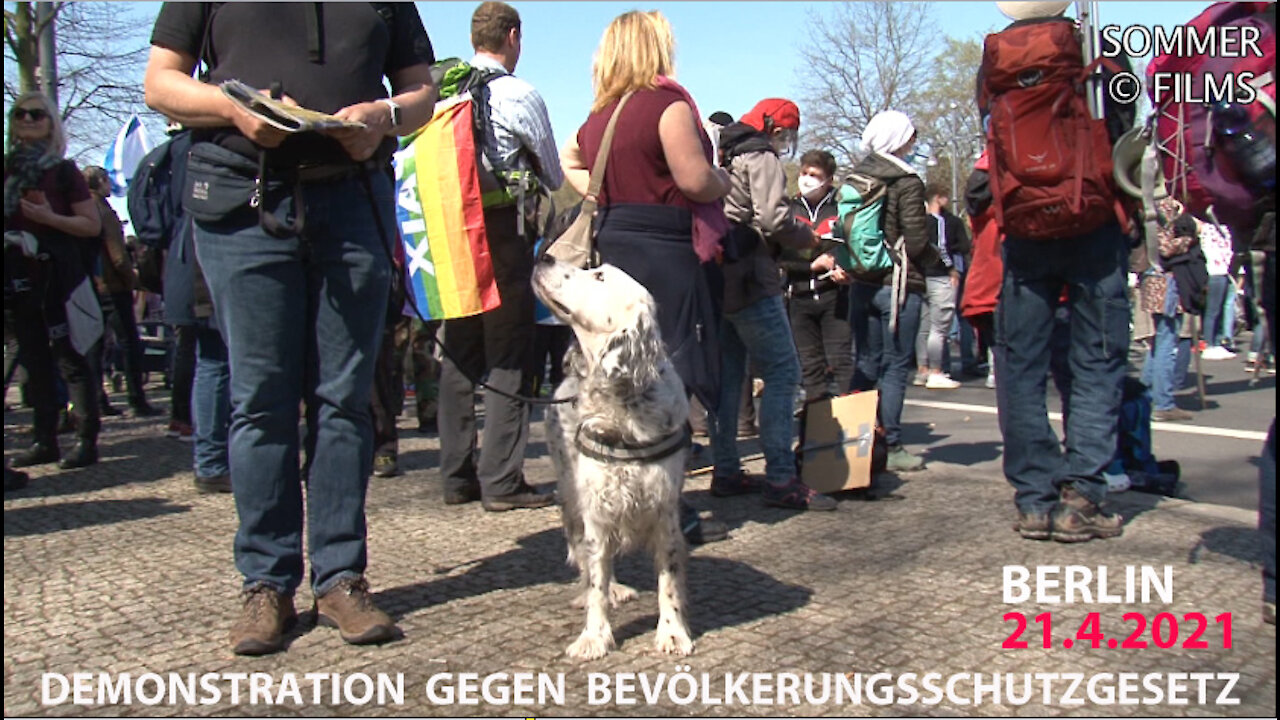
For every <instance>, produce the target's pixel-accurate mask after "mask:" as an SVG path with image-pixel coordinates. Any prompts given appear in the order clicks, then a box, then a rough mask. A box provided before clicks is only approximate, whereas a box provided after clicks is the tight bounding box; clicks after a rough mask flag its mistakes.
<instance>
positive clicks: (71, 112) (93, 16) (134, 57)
mask: <svg viewBox="0 0 1280 720" xmlns="http://www.w3.org/2000/svg"><path fill="white" fill-rule="evenodd" d="M34 5H35V3H30V2H20V3H14V5H13V7H12V8H5V12H4V33H5V48H4V54H5V73H4V98H5V104H6V105H10V104H12V103H13V101H14V99H15V98H16V97H17V96H18V95H19V94H21V93H23V92H26V91H27V90H31V89H35V88H37V87H38V84H37V82H36V66H37V65H38V62H39V61H38V57H37V48H38V38H39V34H40V31H41V30H42V29H43V28H42V27H41V26H40V25H39V23H38V22H37V21H36V13H35V8H34ZM54 7H55V12H54V14H53V18H54V20H53V22H54V27H55V30H56V35H57V58H58V101H59V104H60V105H61V108H60V110H61V113H62V121H63V125H64V127H65V128H66V132H67V145H68V148H69V149H70V150H71V152H72V154H73V155H79V156H85V157H91V158H93V159H94V160H95V161H96V160H97V158H99V157H100V156H101V152H102V151H103V149H105V148H106V146H107V145H109V144H110V143H111V142H112V141H113V140H114V139H115V136H116V132H117V131H118V130H119V129H120V127H121V126H122V125H123V124H124V123H125V121H127V120H128V119H129V116H130V115H132V114H134V113H138V114H140V115H142V114H144V113H147V108H146V105H145V104H144V102H143V92H142V75H143V71H144V70H145V68H146V61H147V53H148V51H149V47H148V42H147V35H146V33H147V31H148V30H149V29H150V23H147V22H139V20H140V17H139V13H138V11H137V10H136V8H133V7H131V6H129V5H126V4H123V3H120V4H117V3H96V2H59V3H54ZM151 121H152V122H151V123H149V124H153V125H154V124H156V122H157V119H156V117H154V116H153V117H151Z"/></svg>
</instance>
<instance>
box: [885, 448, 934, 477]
mask: <svg viewBox="0 0 1280 720" xmlns="http://www.w3.org/2000/svg"><path fill="white" fill-rule="evenodd" d="M885 469H886V470H888V471H890V472H915V471H917V470H923V469H924V458H922V457H920V456H919V455H912V454H911V453H909V452H907V449H906V448H904V447H902V446H901V445H895V446H894V447H891V448H889V460H888V464H887V465H886V466H885Z"/></svg>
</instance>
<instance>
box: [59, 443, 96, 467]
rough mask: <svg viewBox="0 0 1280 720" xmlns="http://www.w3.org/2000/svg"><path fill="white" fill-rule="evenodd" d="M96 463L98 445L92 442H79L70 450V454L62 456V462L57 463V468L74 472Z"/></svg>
mask: <svg viewBox="0 0 1280 720" xmlns="http://www.w3.org/2000/svg"><path fill="white" fill-rule="evenodd" d="M97 462H98V445H97V443H94V442H89V441H86V440H81V441H80V442H78V443H76V446H75V447H74V448H72V449H71V452H69V453H67V454H66V455H64V456H62V461H61V462H59V463H58V467H60V468H62V469H63V470H76V469H78V468H83V467H89V466H90V465H93V464H95V463H97Z"/></svg>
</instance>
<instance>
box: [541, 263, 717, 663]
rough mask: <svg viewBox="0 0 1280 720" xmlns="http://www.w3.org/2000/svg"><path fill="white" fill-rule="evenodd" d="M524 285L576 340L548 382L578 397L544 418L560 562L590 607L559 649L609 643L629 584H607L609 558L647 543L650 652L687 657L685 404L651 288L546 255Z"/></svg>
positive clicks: (581, 655)
mask: <svg viewBox="0 0 1280 720" xmlns="http://www.w3.org/2000/svg"><path fill="white" fill-rule="evenodd" d="M533 287H534V291H535V292H536V293H537V295H538V297H539V298H540V299H541V300H542V302H543V303H545V304H546V305H547V307H549V308H550V309H551V311H552V312H553V313H555V315H556V316H557V317H559V318H561V319H562V320H564V321H565V322H566V323H568V324H569V325H570V326H571V327H572V328H573V331H574V334H575V335H576V336H577V339H578V344H577V347H576V348H574V349H572V350H571V351H570V356H569V357H568V358H567V359H566V361H565V366H566V372H565V379H564V382H563V383H561V385H560V387H559V388H558V389H557V390H556V397H557V398H566V397H570V396H574V395H576V396H577V400H576V401H575V402H572V403H565V404H560V405H553V406H552V409H551V410H549V411H548V413H547V423H546V427H547V444H548V446H549V448H550V450H551V456H552V460H553V462H554V463H555V466H556V472H557V474H558V477H559V492H560V500H561V503H562V505H563V507H562V512H563V515H564V532H565V538H566V539H567V540H568V544H569V562H570V563H571V564H573V565H575V566H576V567H577V568H578V571H579V573H580V575H581V578H582V584H583V587H584V592H583V594H582V595H581V596H580V597H579V598H578V600H577V601H576V602H575V605H578V604H579V603H580V604H583V605H585V606H586V609H587V623H586V627H585V628H584V629H583V631H582V634H581V635H580V636H579V637H578V639H577V640H576V641H574V643H573V644H572V645H570V646H569V647H568V649H567V650H566V651H565V652H566V654H568V655H569V656H570V657H573V658H578V659H583V660H589V659H594V658H599V657H603V656H604V655H605V653H607V652H608V651H609V650H610V648H613V647H614V640H613V629H612V627H610V625H609V616H608V608H609V606H610V605H617V604H618V603H622V602H626V601H627V600H631V599H632V598H634V597H635V596H636V592H635V590H633V589H631V588H629V587H627V586H625V585H621V584H619V583H616V582H614V578H613V559H614V556H615V555H617V554H619V553H622V552H625V551H627V550H629V549H631V548H634V547H644V548H648V549H649V551H650V552H652V553H653V558H654V565H655V568H656V569H657V574H658V608H659V617H658V634H657V640H656V646H657V649H658V650H659V651H660V652H664V653H673V654H677V655H688V654H689V653H690V652H692V651H693V641H692V640H690V638H689V625H688V621H687V619H686V608H685V564H686V560H687V553H688V550H687V548H686V546H685V541H684V536H683V535H682V534H681V532H680V522H679V503H680V489H681V487H682V485H683V484H684V467H685V456H686V454H687V452H688V441H689V438H688V435H687V432H688V430H687V422H688V419H689V402H688V400H687V399H686V396H685V392H684V385H683V383H681V381H680V377H679V375H677V374H676V371H675V368H673V367H672V365H671V362H670V360H669V359H668V358H667V353H666V349H665V348H664V346H663V343H662V337H661V335H660V334H659V332H658V327H657V323H656V321H655V319H654V303H653V297H652V296H651V295H650V294H649V292H648V290H646V289H645V288H644V286H642V285H641V284H640V283H638V282H636V281H635V280H634V279H633V278H632V277H631V276H630V275H628V274H626V273H625V272H623V271H622V270H619V269H618V268H616V267H613V266H610V265H603V266H601V267H597V268H593V269H590V270H579V269H577V268H576V267H573V266H571V265H566V264H564V263H560V262H556V261H554V260H552V259H551V258H549V257H548V258H544V259H543V261H542V262H540V263H539V264H538V267H537V268H536V269H535V270H534V274H533Z"/></svg>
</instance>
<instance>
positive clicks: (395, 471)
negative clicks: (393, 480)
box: [373, 454, 401, 478]
mask: <svg viewBox="0 0 1280 720" xmlns="http://www.w3.org/2000/svg"><path fill="white" fill-rule="evenodd" d="M400 474H401V473H400V461H399V460H398V459H397V458H396V456H395V455H394V454H387V455H377V456H374V458H373V475H374V477H383V478H387V477H396V476H397V475H400Z"/></svg>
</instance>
